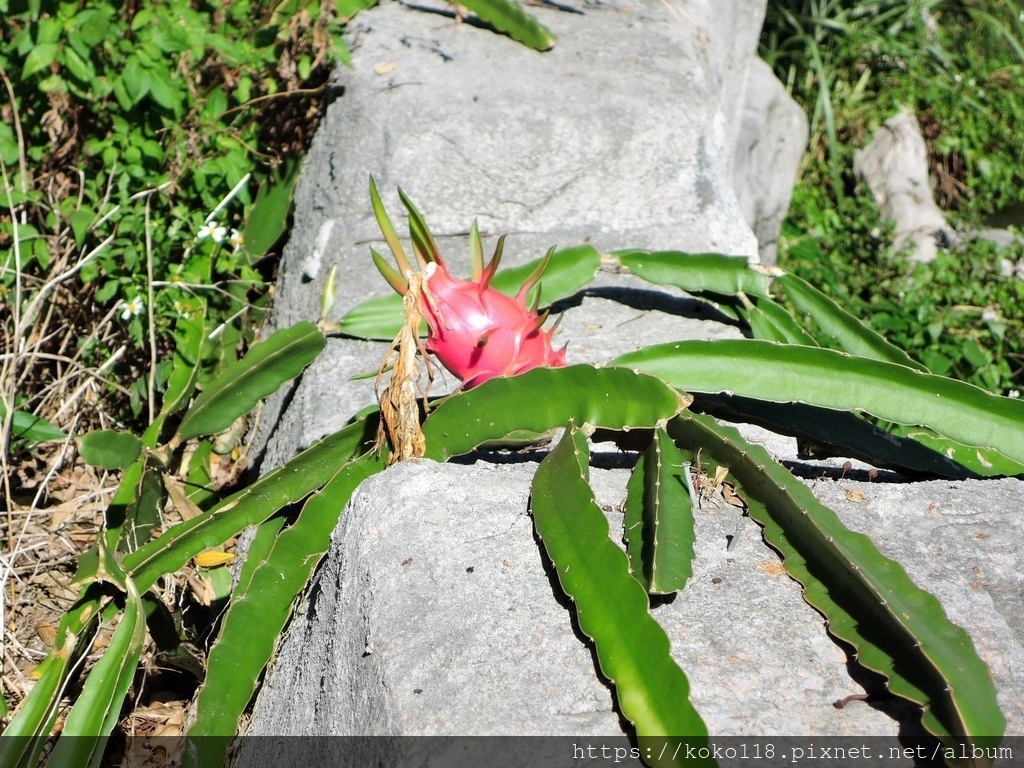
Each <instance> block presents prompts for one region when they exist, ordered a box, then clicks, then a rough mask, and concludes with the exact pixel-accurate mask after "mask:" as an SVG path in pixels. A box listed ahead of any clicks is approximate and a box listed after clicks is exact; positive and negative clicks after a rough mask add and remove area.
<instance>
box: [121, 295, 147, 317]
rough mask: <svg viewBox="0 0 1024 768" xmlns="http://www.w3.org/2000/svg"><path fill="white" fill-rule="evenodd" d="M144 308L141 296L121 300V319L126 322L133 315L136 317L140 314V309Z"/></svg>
mask: <svg viewBox="0 0 1024 768" xmlns="http://www.w3.org/2000/svg"><path fill="white" fill-rule="evenodd" d="M145 308H146V304H145V302H143V301H142V297H141V296H136V297H135V298H134V299H132V300H131V301H122V302H121V306H120V307H119V309H121V310H122V311H121V319H122V320H124V321H125V322H128V321H129V320H131V319H132V318H133V317H137V316H138V315H141V314H142V310H143V309H145Z"/></svg>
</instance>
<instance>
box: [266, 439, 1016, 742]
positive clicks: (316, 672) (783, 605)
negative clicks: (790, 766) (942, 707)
mask: <svg viewBox="0 0 1024 768" xmlns="http://www.w3.org/2000/svg"><path fill="white" fill-rule="evenodd" d="M599 456H600V457H601V458H598V459H597V462H598V463H605V464H614V463H615V459H616V457H615V455H614V454H599ZM535 469H536V467H535V465H534V464H533V463H532V461H531V462H527V463H511V464H489V463H483V462H480V463H477V464H474V465H470V466H457V465H451V464H448V465H438V464H434V463H433V462H428V461H419V462H408V463H405V464H402V465H399V466H397V467H394V468H392V469H390V470H388V471H387V472H386V473H384V474H382V475H378V476H376V477H374V478H372V479H371V480H369V481H367V482H366V483H365V484H364V485H363V486H362V487H361V489H360V490H359V491H358V492H357V494H356V495H355V497H354V499H353V501H352V503H351V504H350V507H349V509H348V511H347V512H346V514H345V516H344V517H343V518H342V521H341V522H340V524H339V526H338V528H337V530H336V531H335V534H334V544H333V548H332V556H331V558H330V559H329V561H328V562H327V564H326V566H325V568H324V570H323V571H322V573H321V575H320V578H319V581H318V587H317V589H316V591H315V592H314V594H313V596H312V597H311V598H310V599H309V600H308V602H307V603H306V604H305V605H304V606H303V607H302V609H301V610H300V612H299V615H298V617H297V619H296V621H295V624H294V626H293V628H292V630H291V632H290V633H289V636H288V640H287V642H285V644H284V645H283V647H282V648H281V652H280V657H279V659H278V662H277V665H276V669H275V671H274V673H273V674H271V675H270V677H269V679H268V681H267V684H266V687H265V689H264V691H263V693H262V695H261V697H260V704H259V706H258V707H257V709H256V713H255V716H254V719H253V721H252V724H251V728H250V734H254V735H266V734H309V735H327V734H396V733H398V734H401V733H404V734H419V735H444V734H461V735H486V734H491V735H502V734H505V735H515V734H519V735H525V734H545V735H558V734H565V735H578V736H585V735H609V734H614V733H617V732H619V728H620V726H619V723H618V718H617V715H616V713H615V711H614V710H613V707H612V697H611V693H610V691H609V689H608V687H607V686H606V685H605V684H604V683H602V682H600V681H599V680H598V679H597V677H596V676H595V672H594V660H593V658H592V657H591V654H590V652H589V650H588V647H587V646H586V645H585V644H584V642H582V641H581V640H580V639H579V637H578V636H577V634H576V633H574V627H573V622H572V618H571V612H570V611H569V610H568V609H567V606H566V605H565V604H564V602H563V601H560V599H559V597H558V595H557V590H556V589H554V588H553V587H552V582H551V575H550V574H549V573H547V572H546V565H545V562H544V559H543V558H542V556H541V554H540V553H539V549H538V546H537V543H536V542H535V540H534V537H533V527H532V522H531V518H530V517H529V516H528V515H527V514H526V510H527V499H528V493H529V484H530V479H531V476H532V474H533V472H534V471H535ZM626 474H627V473H626V472H625V471H624V470H621V469H618V470H607V469H605V470H602V469H595V470H593V476H592V482H593V485H594V487H595V491H596V493H597V498H598V502H599V503H600V504H602V505H603V506H604V507H605V509H606V510H607V516H608V518H609V521H610V525H611V529H612V531H614V532H617V534H618V533H621V520H622V518H621V514H620V513H618V511H617V510H618V504H619V501H620V500H621V498H622V495H623V493H624V487H625V481H626ZM809 482H810V484H811V485H812V487H813V489H814V492H815V494H816V495H817V496H818V498H819V499H820V500H822V501H823V502H825V503H827V504H828V505H829V506H831V507H832V508H833V509H836V510H837V511H838V512H839V513H840V514H841V516H842V518H843V520H844V522H845V523H846V524H847V525H848V526H849V527H851V528H853V529H854V530H859V531H862V532H866V533H869V534H871V536H872V538H874V540H875V541H876V542H877V544H878V546H879V547H880V548H881V549H882V551H883V553H884V554H886V555H888V556H890V557H892V558H894V559H896V560H897V561H899V562H900V563H902V564H903V566H904V567H905V568H906V569H907V571H908V572H909V574H910V575H911V577H912V578H914V579H915V580H916V581H917V583H918V584H920V585H921V586H923V587H925V588H926V589H929V590H930V591H932V592H933V593H934V594H936V595H937V596H938V597H939V598H940V599H941V600H942V601H943V604H944V605H945V606H946V610H947V612H948V613H949V615H950V617H951V618H952V619H953V620H954V621H956V622H958V623H959V624H961V625H962V626H964V627H966V628H967V629H968V630H969V631H970V633H971V635H972V636H973V638H974V642H975V644H976V646H977V648H978V651H979V652H980V654H981V656H982V658H983V659H985V660H986V661H987V662H988V664H989V665H990V668H991V670H992V673H993V675H994V677H995V679H996V682H997V686H998V688H999V691H1000V698H1001V702H1002V704H1003V706H1004V709H1005V711H1006V712H1007V714H1008V717H1009V721H1010V722H1009V732H1010V733H1021V732H1024V674H1022V672H1021V670H1024V611H1022V609H1021V598H1022V597H1024V574H1022V573H1021V572H1020V571H1019V570H1017V569H1015V568H1013V567H1012V565H1011V564H1012V563H1013V562H1014V561H1015V559H1017V560H1019V558H1017V557H1016V555H1017V550H1016V546H1017V545H1016V542H1019V541H1020V537H1021V536H1022V535H1024V520H1022V518H1021V517H1020V514H1019V505H1020V501H1021V499H1022V496H1024V483H1021V482H1020V481H1017V480H1001V481H988V482H977V481H969V482H962V483H954V482H948V481H943V482H922V483H913V484H887V483H866V482H853V481H849V480H840V481H835V480H831V479H819V480H815V481H809ZM851 490H856V491H861V492H862V493H863V500H862V501H860V502H857V503H855V502H852V501H850V500H849V499H848V498H847V491H851ZM728 536H735V537H736V538H735V539H734V540H733V542H732V545H731V546H728V548H727V544H728V538H727V537H728ZM696 553H697V557H696V563H695V568H694V576H693V579H692V581H691V582H690V584H689V585H688V587H687V589H686V590H685V591H684V592H683V593H681V594H680V595H679V596H678V598H677V599H676V600H675V601H674V602H672V603H671V604H668V605H662V606H659V607H657V608H655V609H654V615H655V616H656V617H657V619H658V620H659V622H660V623H661V624H662V626H663V627H664V628H665V630H666V631H667V632H668V634H669V637H670V639H671V641H672V648H673V655H674V656H675V658H676V660H677V661H678V662H679V663H680V665H681V666H682V668H683V669H684V670H685V671H686V672H687V675H688V676H689V679H690V681H691V683H692V686H693V689H692V700H693V702H694V704H695V706H696V707H697V709H698V711H699V712H701V713H702V715H703V717H704V719H705V721H706V723H707V725H708V728H709V729H710V732H711V733H713V734H715V735H718V736H724V735H772V734H774V735H784V734H800V733H804V734H817V735H843V734H845V735H896V734H897V733H898V732H899V729H900V727H901V724H900V722H898V721H897V720H895V719H893V718H892V717H890V715H889V714H887V713H886V711H885V706H882V705H877V707H876V706H871V705H868V704H866V703H863V702H854V703H851V704H849V705H847V706H846V707H845V708H844V709H842V710H839V709H836V708H834V707H833V706H832V702H834V701H835V700H837V699H839V698H842V697H844V696H846V695H848V694H851V693H856V692H859V691H860V690H861V688H860V686H859V685H858V684H857V683H855V682H854V680H853V679H851V677H850V675H849V674H848V672H847V664H846V656H845V654H844V653H843V652H842V650H841V649H840V648H839V647H838V646H837V645H836V644H834V643H833V642H832V641H831V640H829V638H828V637H827V635H826V632H825V630H824V628H823V623H822V621H821V618H820V617H819V616H818V614H817V613H815V612H814V611H813V610H812V609H811V608H809V607H808V606H807V605H806V604H805V603H804V602H803V601H802V599H801V595H800V587H799V585H798V584H797V583H796V582H793V581H791V580H789V579H788V578H787V577H786V576H785V575H784V572H783V571H782V569H781V568H780V567H779V565H780V564H779V560H778V558H777V556H776V555H775V554H774V552H773V551H772V550H770V549H769V548H768V547H767V546H765V545H764V544H763V543H762V541H761V537H760V533H759V529H758V527H757V525H755V524H754V523H752V522H751V521H750V520H749V519H747V518H743V517H742V516H741V514H740V513H739V511H738V510H736V509H735V508H730V507H715V506H706V507H705V508H704V509H703V510H702V511H701V512H700V513H699V514H698V516H697V546H696ZM889 704H890V706H891V702H890V703H889ZM892 714H894V715H896V716H902V717H903V718H904V726H906V721H907V720H910V719H912V717H909V716H908V713H907V711H906V710H900V709H899V708H897V709H896V710H895V711H894V712H893V713H892ZM260 749H261V750H262V747H260Z"/></svg>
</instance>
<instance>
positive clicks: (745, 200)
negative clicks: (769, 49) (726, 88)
mask: <svg viewBox="0 0 1024 768" xmlns="http://www.w3.org/2000/svg"><path fill="white" fill-rule="evenodd" d="M808 132H809V127H808V124H807V115H805V114H804V112H803V110H802V109H800V107H799V106H798V105H797V104H796V102H794V101H793V99H791V98H790V97H789V94H788V93H786V89H785V88H784V87H783V85H782V83H780V82H779V80H778V78H776V77H775V75H774V74H773V73H772V70H771V68H770V67H769V66H768V65H767V64H765V63H764V62H763V61H761V60H760V59H754V60H753V61H752V62H751V65H750V70H749V71H748V73H747V91H746V100H745V102H744V106H743V121H742V123H741V127H740V135H739V139H738V141H737V145H736V157H735V161H734V163H735V164H734V168H733V171H734V174H735V175H734V184H735V187H736V194H737V195H738V196H739V201H740V210H742V211H743V218H744V219H745V220H746V222H747V223H748V224H750V226H751V227H752V228H753V230H754V234H755V235H756V236H757V242H758V248H759V250H760V254H761V261H762V262H764V263H765V264H774V263H775V260H776V256H777V254H778V246H777V245H776V240H777V239H778V237H779V233H780V232H781V231H782V221H783V219H785V218H786V212H787V211H788V210H789V201H790V198H791V197H792V193H793V184H794V182H795V181H796V176H797V173H798V171H799V170H800V161H801V159H802V157H803V151H804V148H805V147H806V146H807V138H808Z"/></svg>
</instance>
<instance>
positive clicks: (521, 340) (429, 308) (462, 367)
mask: <svg viewBox="0 0 1024 768" xmlns="http://www.w3.org/2000/svg"><path fill="white" fill-rule="evenodd" d="M398 193H399V195H400V197H401V199H402V203H403V204H404V205H405V207H406V208H407V209H408V211H409V232H410V235H411V237H412V243H413V250H414V252H415V255H416V259H417V261H418V262H419V264H420V267H421V269H422V274H423V275H424V276H425V279H424V280H422V281H419V282H420V285H422V286H423V287H422V290H421V294H420V297H419V310H420V312H421V313H422V315H423V317H424V318H425V319H426V321H427V327H428V331H429V332H428V336H427V342H426V345H425V346H426V349H427V350H429V351H430V352H432V353H433V354H434V355H435V356H436V357H437V359H438V360H440V361H441V364H442V365H443V366H444V367H445V368H447V369H448V370H449V371H451V372H452V373H453V374H455V375H456V376H458V377H459V379H461V380H462V382H463V386H465V387H467V388H468V387H473V386H476V385H477V384H480V383H482V382H484V381H487V380H488V379H492V378H494V377H496V376H514V375H516V374H518V373H524V372H525V371H529V370H531V369H533V368H537V367H540V366H550V367H554V368H558V367H561V366H564V365H565V350H564V349H561V350H556V349H554V348H553V347H552V344H551V337H552V335H553V334H554V328H552V329H551V330H547V331H545V330H543V329H542V326H543V325H544V321H545V320H546V319H547V312H544V313H543V314H538V313H537V303H538V301H539V297H540V292H539V291H538V292H537V299H535V301H534V306H533V307H532V308H528V307H527V306H526V297H527V294H528V293H529V292H530V289H531V288H532V287H533V286H534V285H535V284H536V283H537V281H538V280H540V278H541V275H543V273H544V270H545V269H546V268H547V265H548V263H549V261H550V259H551V255H552V254H553V253H554V248H552V249H551V250H550V251H548V253H547V255H546V256H545V257H544V258H543V259H542V260H541V262H540V264H539V265H538V267H537V269H536V270H534V271H533V273H532V274H531V275H530V276H529V277H528V278H527V279H526V281H525V282H524V283H523V285H522V287H521V288H520V289H519V292H518V294H517V295H516V297H515V298H512V297H510V296H506V295H505V294H504V293H501V292H500V291H498V290H496V289H495V288H492V287H491V285H490V282H491V279H492V278H493V277H494V274H495V272H496V271H497V269H498V263H499V262H500V261H501V253H502V248H503V246H504V242H505V238H504V237H502V238H501V239H500V240H499V241H498V246H497V248H496V250H495V252H494V256H493V258H492V259H491V261H490V263H488V264H487V266H486V267H484V265H483V247H482V245H481V242H480V233H479V231H478V229H477V226H476V222H474V223H473V227H472V229H471V230H470V248H471V256H472V259H471V261H472V267H473V277H472V279H471V280H460V279H458V278H455V277H453V276H452V275H451V273H450V272H449V271H448V268H447V267H446V266H445V263H444V259H442V258H441V254H440V252H439V251H438V249H437V245H436V243H435V242H434V239H433V237H432V236H431V234H430V231H429V230H428V229H427V226H426V224H425V222H424V221H423V217H422V216H421V215H420V213H419V211H417V210H416V208H415V207H414V206H413V204H412V203H411V202H410V201H409V199H408V198H407V197H406V196H405V194H404V193H403V192H402V191H401V190H399V191H398ZM370 197H371V199H372V201H373V208H374V213H375V215H376V217H377V223H378V224H379V225H380V229H381V232H382V233H383V234H384V239H385V240H386V241H387V243H388V246H389V247H390V248H391V252H392V253H393V254H394V256H395V260H396V262H397V263H398V267H399V270H400V271H396V270H395V269H394V268H393V267H392V266H391V265H390V264H388V263H387V262H386V261H385V260H384V259H383V257H381V255H380V254H379V253H377V252H376V251H374V250H373V249H372V248H371V249H370V252H371V254H372V256H373V260H374V263H375V264H376V265H377V268H378V269H379V270H380V272H381V274H382V275H383V276H384V278H385V279H386V280H387V281H388V283H390V284H391V286H392V287H393V288H394V289H395V290H396V291H398V293H400V294H402V295H403V296H404V295H405V294H406V293H407V292H408V291H409V275H410V274H412V273H411V271H410V268H409V262H408V259H406V257H405V253H404V251H403V250H402V246H401V244H400V242H399V240H398V236H397V235H396V234H395V231H394V227H393V226H392V225H391V222H390V220H389V219H388V217H387V213H386V212H385V211H384V206H383V204H382V203H381V200H380V196H379V195H378V193H377V189H376V185H375V184H374V182H373V179H371V180H370Z"/></svg>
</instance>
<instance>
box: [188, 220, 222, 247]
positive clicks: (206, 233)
mask: <svg viewBox="0 0 1024 768" xmlns="http://www.w3.org/2000/svg"><path fill="white" fill-rule="evenodd" d="M227 236H228V230H227V227H218V226H217V225H216V224H214V223H213V222H212V221H208V222H207V223H206V224H203V226H202V227H200V228H199V233H198V234H197V235H196V240H205V239H206V238H208V237H209V238H212V239H213V242H215V243H223V242H224V238H225V237H227Z"/></svg>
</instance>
